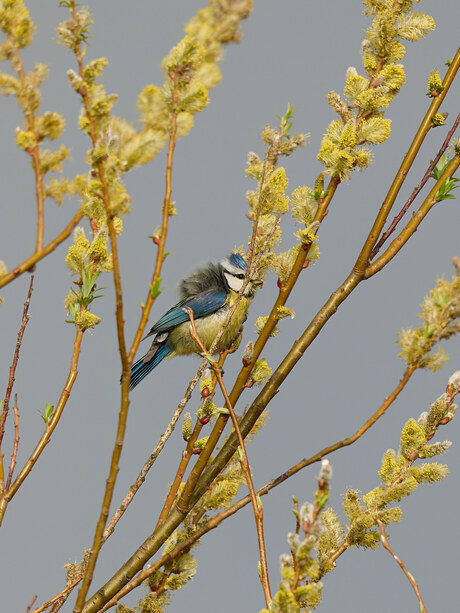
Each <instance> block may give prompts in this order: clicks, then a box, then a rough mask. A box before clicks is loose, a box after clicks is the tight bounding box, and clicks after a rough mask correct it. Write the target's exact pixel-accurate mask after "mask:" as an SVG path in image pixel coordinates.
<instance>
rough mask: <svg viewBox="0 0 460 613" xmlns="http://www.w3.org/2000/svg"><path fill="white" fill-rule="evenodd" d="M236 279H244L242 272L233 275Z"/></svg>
mask: <svg viewBox="0 0 460 613" xmlns="http://www.w3.org/2000/svg"><path fill="white" fill-rule="evenodd" d="M234 276H235V277H236V278H237V279H244V274H239V275H234Z"/></svg>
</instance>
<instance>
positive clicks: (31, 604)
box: [26, 594, 38, 613]
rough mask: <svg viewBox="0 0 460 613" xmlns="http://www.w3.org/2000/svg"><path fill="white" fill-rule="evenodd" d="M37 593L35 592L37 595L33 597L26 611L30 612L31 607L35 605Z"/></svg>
mask: <svg viewBox="0 0 460 613" xmlns="http://www.w3.org/2000/svg"><path fill="white" fill-rule="evenodd" d="M37 598H38V597H37V594H35V596H34V597H33V598H32V600H31V601H30V605H29V606H28V607H27V609H26V613H29V611H30V609H31V608H32V607H33V606H34V603H35V601H36V600H37Z"/></svg>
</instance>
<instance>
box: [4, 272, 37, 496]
mask: <svg viewBox="0 0 460 613" xmlns="http://www.w3.org/2000/svg"><path fill="white" fill-rule="evenodd" d="M33 285H34V277H33V275H32V276H31V278H30V283H29V291H28V292H27V298H26V301H25V302H24V309H23V312H22V320H21V325H20V327H19V332H18V338H17V341H16V347H15V350H14V354H13V363H12V364H11V366H10V376H9V378H8V385H7V386H6V393H5V398H4V400H3V407H2V417H1V419H0V496H1V495H2V494H3V492H4V489H5V488H4V486H5V480H4V472H3V471H4V468H3V455H2V453H1V446H2V442H3V436H4V434H5V424H6V419H7V417H8V411H9V402H10V397H11V392H12V390H13V385H14V375H15V373H16V367H17V365H18V360H19V350H20V349H21V344H22V338H23V336H24V331H25V329H26V326H27V322H28V321H29V319H30V315H29V305H30V297H31V296H32V292H33Z"/></svg>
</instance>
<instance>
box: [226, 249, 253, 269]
mask: <svg viewBox="0 0 460 613" xmlns="http://www.w3.org/2000/svg"><path fill="white" fill-rule="evenodd" d="M228 261H229V263H230V264H231V265H232V266H235V267H236V268H240V269H241V270H246V268H247V267H248V263H247V262H246V260H245V259H244V257H243V256H242V255H240V254H239V253H231V254H230V255H229V256H228Z"/></svg>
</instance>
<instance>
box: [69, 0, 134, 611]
mask: <svg viewBox="0 0 460 613" xmlns="http://www.w3.org/2000/svg"><path fill="white" fill-rule="evenodd" d="M70 12H71V14H72V17H73V20H74V23H75V24H77V23H78V20H77V4H76V1H75V0H71V5H70ZM74 52H75V57H76V60H77V64H78V73H79V76H80V78H81V80H82V83H83V84H85V83H86V78H85V71H84V65H83V53H82V49H81V39H80V38H78V42H77V43H76V44H75V47H74ZM79 92H80V95H81V97H82V101H83V105H84V108H85V111H86V116H87V118H88V122H89V135H90V138H91V143H92V146H93V149H95V148H96V145H97V141H98V134H97V132H96V125H95V121H94V117H93V114H92V110H91V102H90V99H89V94H88V89H87V87H85V86H83V87H80V90H79ZM95 166H96V170H97V173H98V176H99V180H100V183H101V186H102V200H103V203H104V207H105V212H106V220H107V228H108V233H109V239H110V247H111V251H112V261H113V280H114V285H115V319H116V326H117V337H118V349H119V353H120V359H121V364H122V384H121V402H120V411H119V414H118V426H117V433H116V437H115V444H114V447H113V451H112V457H111V462H110V469H109V476H108V478H107V481H106V487H105V491H104V496H103V500H102V506H101V511H100V514H99V518H98V521H97V524H96V529H95V533H94V538H93V544H92V546H91V550H90V555H89V559H88V564H87V566H86V569H85V573H84V575H83V581H82V585H81V587H80V590H79V592H78V596H77V601H76V603H75V608H74V612H75V613H78V612H79V611H81V609H82V607H83V604H84V602H85V598H86V594H87V593H88V589H89V587H90V585H91V582H92V579H93V573H94V569H95V566H96V562H97V559H98V556H99V551H100V549H101V547H102V535H103V532H104V528H105V526H106V523H107V518H108V515H109V511H110V503H111V501H112V496H113V491H114V488H115V482H116V478H117V474H118V470H119V460H120V456H121V451H122V449H123V442H124V436H125V432H126V422H127V418H128V407H129V377H130V369H131V362H130V360H129V357H128V353H127V349H126V341H125V330H124V317H123V292H122V286H121V274H120V265H119V258H118V244H117V233H116V230H115V225H114V217H115V215H114V213H113V211H112V209H111V202H110V194H109V186H108V182H107V179H106V176H105V168H104V162H103V161H102V160H100V159H98V161H97V162H96V163H95Z"/></svg>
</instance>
